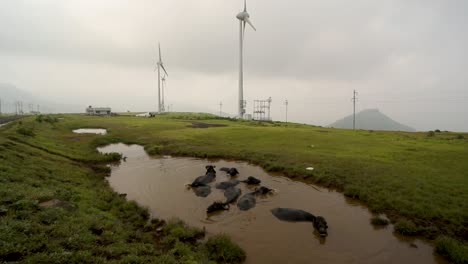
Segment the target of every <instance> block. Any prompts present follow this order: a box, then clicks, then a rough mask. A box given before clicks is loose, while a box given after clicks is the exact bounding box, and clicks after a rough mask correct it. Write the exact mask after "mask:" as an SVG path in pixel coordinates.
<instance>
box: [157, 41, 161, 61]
mask: <svg viewBox="0 0 468 264" xmlns="http://www.w3.org/2000/svg"><path fill="white" fill-rule="evenodd" d="M158 48H159V62H161V61H162V59H161V44H160V43H158Z"/></svg>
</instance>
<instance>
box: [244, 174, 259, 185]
mask: <svg viewBox="0 0 468 264" xmlns="http://www.w3.org/2000/svg"><path fill="white" fill-rule="evenodd" d="M241 182H244V183H247V184H248V185H255V184H260V183H261V182H262V181H260V180H259V179H257V178H255V177H253V176H249V177H248V178H247V180H243V181H241Z"/></svg>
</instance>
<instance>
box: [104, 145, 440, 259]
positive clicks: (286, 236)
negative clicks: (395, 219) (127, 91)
mask: <svg viewBox="0 0 468 264" xmlns="http://www.w3.org/2000/svg"><path fill="white" fill-rule="evenodd" d="M99 151H101V152H103V153H108V152H118V153H123V155H124V156H126V157H127V159H126V162H122V163H121V164H120V165H113V166H112V173H111V176H110V177H109V183H110V185H111V186H112V187H113V188H114V190H115V191H117V192H119V193H126V194H127V198H128V199H130V200H135V201H136V202H138V203H139V204H140V205H142V206H145V207H147V208H149V210H150V212H151V214H152V216H153V217H157V218H162V219H169V218H172V217H177V218H180V219H182V220H184V221H185V222H186V223H188V224H189V225H192V226H197V227H205V228H206V230H207V234H208V236H209V235H213V234H217V233H226V234H228V235H229V236H231V238H232V239H233V240H234V241H236V242H237V243H238V244H239V245H240V246H241V247H242V248H244V249H245V250H246V252H247V255H248V256H247V261H246V263H445V262H444V261H443V260H442V259H440V258H439V257H437V256H435V255H434V254H433V248H432V247H431V246H430V245H428V244H427V243H425V242H423V241H421V240H418V239H402V238H399V237H397V236H395V235H394V234H393V227H392V226H388V227H386V228H380V229H378V228H375V227H373V226H372V225H371V224H370V218H371V217H372V215H371V214H370V213H369V211H368V209H367V208H366V207H365V206H363V205H361V204H360V203H357V202H355V201H352V200H350V199H347V198H346V197H344V196H343V195H342V194H340V193H337V192H334V191H330V190H328V189H325V188H320V187H317V186H314V185H309V184H305V183H302V182H298V181H292V180H290V179H288V178H286V177H282V176H272V175H269V174H268V173H266V172H265V171H264V170H262V169H261V168H260V167H258V166H252V165H250V164H247V163H244V162H233V161H224V160H219V161H208V160H203V159H193V158H173V157H164V158H152V157H149V156H148V155H147V154H146V152H145V151H144V149H143V147H141V146H137V145H131V146H127V145H124V144H113V145H110V146H107V147H104V148H100V149H99ZM207 164H213V165H216V169H217V177H216V182H221V181H225V180H228V179H229V178H230V177H228V176H227V174H226V173H224V172H222V171H219V168H221V167H236V168H237V169H238V170H239V172H240V175H238V176H237V177H236V178H237V179H239V180H242V179H246V178H247V177H248V176H255V177H256V178H258V179H260V180H261V181H262V184H261V185H262V186H267V187H269V188H274V189H275V190H276V194H274V195H269V196H266V197H257V205H256V207H254V208H252V209H251V210H249V211H240V210H239V209H238V208H237V206H236V205H231V207H230V210H229V211H223V212H219V213H215V214H213V215H208V216H207V214H206V208H207V207H208V206H209V205H210V204H212V203H213V202H214V201H224V200H225V198H224V196H223V193H222V191H221V190H218V189H216V188H214V185H215V183H212V184H210V185H211V186H212V193H211V194H210V195H209V196H208V197H206V198H202V197H197V196H196V195H195V194H194V192H193V191H192V190H191V189H187V187H186V186H185V185H186V184H188V183H191V182H192V181H193V180H194V179H195V178H196V177H197V176H200V175H203V174H205V171H206V170H205V165H207ZM238 187H240V188H241V189H242V194H245V193H247V192H251V191H253V187H248V186H246V184H244V183H241V184H239V185H238ZM276 207H290V208H297V209H302V210H305V211H308V212H310V213H312V214H314V215H321V216H324V217H325V218H326V220H327V222H328V226H329V229H328V236H327V237H326V238H325V239H323V238H320V237H319V236H318V235H317V234H316V233H315V232H314V229H313V226H312V224H311V223H308V222H305V223H291V222H283V221H280V220H278V219H277V218H275V217H274V216H273V215H272V214H271V212H270V210H271V209H273V208H276Z"/></svg>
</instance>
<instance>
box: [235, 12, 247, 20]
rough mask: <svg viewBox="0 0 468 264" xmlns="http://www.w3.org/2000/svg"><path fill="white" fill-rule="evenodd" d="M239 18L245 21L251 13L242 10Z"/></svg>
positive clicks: (238, 15)
mask: <svg viewBox="0 0 468 264" xmlns="http://www.w3.org/2000/svg"><path fill="white" fill-rule="evenodd" d="M236 17H237V19H239V20H242V21H245V19H246V18H247V19H249V18H250V15H249V13H247V12H246V11H243V12H240V13H239V14H237V16H236Z"/></svg>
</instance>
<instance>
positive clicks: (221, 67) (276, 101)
mask: <svg viewBox="0 0 468 264" xmlns="http://www.w3.org/2000/svg"><path fill="white" fill-rule="evenodd" d="M242 8H243V1H242V0H198V1H193V0H164V1H163V0H159V1H158V0H126V1H124V0H67V1H62V0H29V1H27V0H23V1H21V0H1V1H0V82H3V83H11V84H14V85H15V86H17V87H18V88H20V89H23V90H26V91H29V92H31V93H35V94H41V95H42V96H44V97H47V98H48V99H50V100H51V101H60V102H62V103H73V104H79V105H81V104H82V105H83V106H86V105H96V106H111V107H113V108H114V109H115V110H117V111H125V110H132V111H142V110H156V108H157V88H156V87H157V82H156V81H157V77H156V74H155V72H154V68H155V65H156V56H157V43H158V41H159V42H161V48H162V52H163V61H164V63H165V66H166V69H167V70H168V72H169V78H168V80H167V85H168V86H167V98H166V101H167V102H168V104H172V105H173V109H174V110H175V111H212V112H215V111H219V103H220V102H222V103H223V112H228V113H232V114H235V113H236V112H237V109H236V106H237V103H236V102H237V100H238V98H237V94H238V83H237V78H238V49H239V48H238V45H239V39H238V38H239V32H238V23H239V22H238V20H237V19H236V18H235V16H236V14H237V13H238V12H239V11H241V9H242ZM248 11H249V13H250V15H251V20H252V22H253V23H254V25H255V26H256V27H257V30H258V31H256V32H255V31H253V30H252V29H251V28H247V30H246V37H245V59H244V69H245V71H244V78H245V85H244V87H245V88H244V89H245V90H244V95H245V99H246V100H247V113H251V112H252V106H253V100H254V99H266V98H268V97H270V96H271V97H272V99H273V104H272V116H273V118H274V119H276V120H284V118H285V106H284V104H283V103H284V100H286V99H287V100H288V101H289V114H288V117H289V120H291V121H296V122H301V123H311V124H317V125H328V124H331V123H332V122H334V121H335V120H337V119H340V118H342V117H344V116H345V115H348V114H350V113H352V102H351V97H352V93H353V89H356V90H357V91H358V93H359V101H358V104H357V110H363V109H367V108H379V109H380V110H381V111H382V112H383V113H385V114H387V115H389V116H390V117H391V118H393V119H395V120H396V121H399V122H401V123H404V124H406V125H409V126H412V127H414V128H416V129H418V130H429V129H436V128H440V129H444V130H445V129H447V130H454V131H468V73H467V69H468V55H467V54H468V53H467V52H466V49H467V47H468V28H467V25H468V15H467V14H468V1H466V0H386V1H375V0H353V1H349V0H341V1H338V0H288V1H277V0H250V1H249V2H248Z"/></svg>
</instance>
